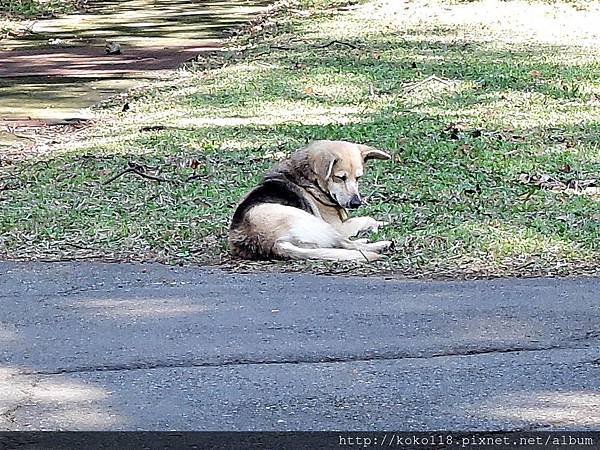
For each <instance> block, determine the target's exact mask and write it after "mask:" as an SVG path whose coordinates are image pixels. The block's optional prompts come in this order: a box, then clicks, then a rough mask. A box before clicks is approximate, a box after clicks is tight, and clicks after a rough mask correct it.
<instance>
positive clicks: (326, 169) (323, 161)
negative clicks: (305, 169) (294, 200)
mask: <svg viewBox="0 0 600 450" xmlns="http://www.w3.org/2000/svg"><path fill="white" fill-rule="evenodd" d="M336 161H337V159H336V156H335V155H334V154H333V153H332V152H328V151H322V152H318V153H316V154H313V155H312V157H311V158H310V168H311V169H312V171H313V172H314V173H316V174H317V175H318V176H319V178H321V179H323V180H328V179H329V178H330V177H331V172H333V166H334V164H335V163H336Z"/></svg>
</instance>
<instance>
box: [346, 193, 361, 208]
mask: <svg viewBox="0 0 600 450" xmlns="http://www.w3.org/2000/svg"><path fill="white" fill-rule="evenodd" d="M361 204H362V200H361V199H360V197H359V196H358V195H356V194H355V195H353V196H352V198H351V199H350V203H349V204H348V206H349V207H350V208H358V207H359V206H360V205H361Z"/></svg>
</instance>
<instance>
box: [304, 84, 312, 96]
mask: <svg viewBox="0 0 600 450" xmlns="http://www.w3.org/2000/svg"><path fill="white" fill-rule="evenodd" d="M313 92H314V91H313V88H312V87H311V86H306V87H305V88H304V93H305V94H312V93H313Z"/></svg>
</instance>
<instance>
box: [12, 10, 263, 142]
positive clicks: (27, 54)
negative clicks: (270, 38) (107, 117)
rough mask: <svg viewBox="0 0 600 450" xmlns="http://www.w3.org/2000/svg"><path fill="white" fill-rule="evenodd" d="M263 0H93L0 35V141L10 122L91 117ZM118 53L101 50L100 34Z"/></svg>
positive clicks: (218, 35) (219, 35)
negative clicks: (19, 32)
mask: <svg viewBox="0 0 600 450" xmlns="http://www.w3.org/2000/svg"><path fill="white" fill-rule="evenodd" d="M268 3H270V2H268V1H265V0H227V1H224V0H206V1H198V0H196V1H188V0H175V1H166V0H134V1H127V2H119V1H111V0H109V1H102V0H99V1H95V2H92V4H91V7H90V8H89V10H88V11H87V12H86V13H85V14H75V15H69V16H65V17H62V18H58V19H50V20H43V21H38V22H37V23H35V24H34V25H33V26H32V29H31V34H29V35H27V36H26V37H24V38H20V39H15V40H4V41H0V148H1V145H2V144H3V143H4V144H7V143H10V141H12V140H14V137H13V139H11V137H10V136H9V134H10V133H11V131H12V130H14V129H15V127H19V126H32V125H44V124H49V123H65V122H73V121H78V120H85V119H88V118H90V116H91V114H90V112H89V111H87V110H86V109H87V108H89V107H90V106H91V105H93V104H95V103H97V102H99V101H100V100H102V99H105V98H107V97H110V96H112V95H115V94H116V93H119V92H123V91H124V90H126V89H129V88H131V87H133V86H135V85H136V84H139V83H140V81H141V80H147V79H152V78H155V77H157V76H158V74H163V73H164V71H165V70H169V69H173V68H175V67H177V66H179V65H180V64H182V63H183V62H185V61H187V60H189V59H191V58H193V57H194V56H196V55H197V54H199V53H201V52H204V51H208V50H215V49H216V48H218V47H219V46H220V43H221V42H222V39H223V38H224V37H225V35H226V31H227V30H230V29H232V28H234V27H236V26H238V25H240V24H242V23H244V22H247V21H248V20H249V19H251V18H252V17H253V16H255V15H256V14H257V13H259V12H260V11H261V10H264V9H265V8H266V5H267V4H268ZM107 40H108V41H113V42H118V43H119V44H120V45H121V48H122V54H120V55H106V52H105V46H106V41H107Z"/></svg>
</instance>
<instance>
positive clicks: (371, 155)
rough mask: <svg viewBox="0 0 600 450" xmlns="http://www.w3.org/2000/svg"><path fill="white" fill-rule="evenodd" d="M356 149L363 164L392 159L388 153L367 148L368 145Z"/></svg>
mask: <svg viewBox="0 0 600 450" xmlns="http://www.w3.org/2000/svg"><path fill="white" fill-rule="evenodd" d="M358 148H359V149H360V154H361V155H362V159H363V161H364V162H366V161H368V160H370V159H392V157H391V156H390V155H389V154H388V153H386V152H384V151H381V150H377V149H376V148H373V147H369V146H368V145H359V146H358Z"/></svg>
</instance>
